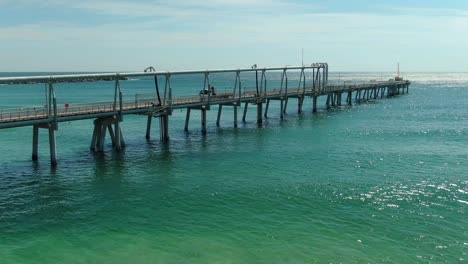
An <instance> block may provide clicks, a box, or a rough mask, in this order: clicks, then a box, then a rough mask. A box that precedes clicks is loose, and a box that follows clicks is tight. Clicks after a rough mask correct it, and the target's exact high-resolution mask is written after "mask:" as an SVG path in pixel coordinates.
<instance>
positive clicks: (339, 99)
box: [338, 93, 342, 106]
mask: <svg viewBox="0 0 468 264" xmlns="http://www.w3.org/2000/svg"><path fill="white" fill-rule="evenodd" d="M341 95H342V93H338V106H341V105H342V104H341V97H342V96H341Z"/></svg>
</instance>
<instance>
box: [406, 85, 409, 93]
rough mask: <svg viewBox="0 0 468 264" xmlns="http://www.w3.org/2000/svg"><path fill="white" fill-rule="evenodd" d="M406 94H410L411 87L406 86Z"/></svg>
mask: <svg viewBox="0 0 468 264" xmlns="http://www.w3.org/2000/svg"><path fill="white" fill-rule="evenodd" d="M406 93H407V94H408V93H409V85H406Z"/></svg>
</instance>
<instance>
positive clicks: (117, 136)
mask: <svg viewBox="0 0 468 264" xmlns="http://www.w3.org/2000/svg"><path fill="white" fill-rule="evenodd" d="M149 117H151V116H149ZM109 127H110V128H112V126H110V125H109ZM114 128H115V129H114V130H115V133H114V135H111V137H114V140H113V146H114V149H115V150H117V151H120V150H121V149H122V148H123V147H124V146H125V142H123V136H122V128H121V127H120V122H119V120H116V121H115V123H114ZM150 128H151V123H150ZM109 132H110V130H109ZM148 138H149V135H148Z"/></svg>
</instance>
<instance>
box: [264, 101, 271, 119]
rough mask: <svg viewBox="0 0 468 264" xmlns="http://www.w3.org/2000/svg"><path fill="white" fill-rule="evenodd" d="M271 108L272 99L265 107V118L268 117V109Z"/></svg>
mask: <svg viewBox="0 0 468 264" xmlns="http://www.w3.org/2000/svg"><path fill="white" fill-rule="evenodd" d="M269 107H270V99H268V100H267V102H266V106H265V114H264V115H263V116H264V117H265V118H267V117H268V108H269Z"/></svg>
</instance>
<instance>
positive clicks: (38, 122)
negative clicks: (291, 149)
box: [0, 63, 410, 166]
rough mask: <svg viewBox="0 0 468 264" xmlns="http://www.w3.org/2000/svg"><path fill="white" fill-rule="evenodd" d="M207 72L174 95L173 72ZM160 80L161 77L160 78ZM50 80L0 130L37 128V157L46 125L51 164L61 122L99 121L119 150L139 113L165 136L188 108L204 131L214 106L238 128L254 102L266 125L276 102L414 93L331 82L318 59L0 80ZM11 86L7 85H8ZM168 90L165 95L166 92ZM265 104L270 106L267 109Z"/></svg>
mask: <svg viewBox="0 0 468 264" xmlns="http://www.w3.org/2000/svg"><path fill="white" fill-rule="evenodd" d="M246 72H250V73H251V74H252V73H254V74H255V76H256V81H255V87H254V88H252V89H248V90H246V89H245V88H244V89H242V78H241V77H242V74H243V73H246ZM270 72H279V73H280V75H281V81H280V82H279V84H278V87H269V86H268V82H267V81H268V73H270ZM291 72H295V73H296V74H298V75H299V81H298V82H297V81H296V85H297V86H295V87H290V86H291V85H288V83H291V82H290V81H289V82H288V73H289V74H290V73H291ZM217 73H234V76H235V78H234V80H233V81H234V85H233V87H232V92H224V93H217V94H212V93H211V90H210V87H211V84H210V75H213V74H217ZM197 74H198V75H200V74H201V75H202V76H203V79H204V82H203V86H202V87H201V88H202V89H201V91H200V94H197V95H187V96H186V95H184V96H177V97H173V96H172V94H173V93H172V91H173V87H172V84H171V76H174V75H197ZM143 76H147V77H148V76H149V77H154V80H155V88H156V89H155V93H154V94H152V95H148V96H146V97H140V98H138V99H131V100H126V99H124V96H123V93H122V91H121V89H120V82H121V81H122V80H126V79H128V78H131V77H143ZM158 77H162V78H163V79H164V85H163V87H162V89H161V90H163V91H160V90H159V85H158ZM159 79H160V78H159ZM91 81H114V82H115V85H114V98H113V99H114V100H112V101H108V102H98V103H85V104H67V105H64V106H59V105H58V104H57V98H56V95H55V90H54V85H59V84H60V83H67V82H91ZM35 83H45V84H46V85H47V97H46V102H45V106H44V107H22V108H16V109H0V129H4V128H12V127H21V126H33V155H32V157H33V160H37V158H38V157H37V153H38V140H39V138H38V134H39V133H38V131H39V128H45V129H48V131H49V142H50V154H51V164H52V166H55V165H56V164H57V158H56V150H55V148H56V146H55V142H56V141H55V131H56V130H57V129H58V124H59V123H60V122H67V121H75V120H83V119H95V120H94V131H93V136H92V140H91V149H92V150H94V151H103V150H104V142H105V137H106V133H107V132H108V133H109V136H110V138H111V141H112V145H113V147H114V149H115V150H117V151H119V150H120V149H121V148H123V147H124V146H125V142H124V140H123V134H122V130H121V128H120V123H121V122H122V121H123V116H124V115H129V114H138V115H145V116H147V130H146V137H147V138H149V137H150V131H151V123H152V119H153V118H154V117H156V118H159V121H160V134H161V140H163V141H165V140H168V139H169V116H170V115H171V114H172V112H173V110H175V109H186V111H187V114H186V121H185V128H184V129H185V130H186V131H187V130H188V124H189V119H190V113H191V111H192V110H200V111H201V129H202V133H206V111H207V110H210V107H211V106H213V105H216V106H218V115H217V122H216V124H217V125H218V126H219V123H220V118H221V113H222V108H223V106H231V107H234V127H237V119H238V117H237V116H238V115H237V112H238V107H241V106H242V104H244V112H243V118H242V120H243V121H245V118H246V113H247V109H248V106H249V105H256V108H257V123H259V124H261V123H262V122H263V118H264V117H265V118H266V117H267V115H268V108H269V104H270V101H272V100H277V101H280V106H281V107H280V113H279V114H280V117H281V118H283V115H284V114H285V113H286V109H287V105H288V101H289V99H291V98H295V99H297V111H298V112H299V113H301V112H302V108H303V102H304V98H305V97H311V98H313V105H312V111H313V112H316V111H317V98H318V97H320V96H326V97H327V99H326V108H327V109H330V108H332V107H337V106H341V105H342V103H343V102H342V98H343V95H345V96H346V98H345V102H344V103H345V104H348V105H352V102H353V94H354V101H355V102H357V103H359V102H361V101H363V100H365V101H367V100H370V99H382V98H384V96H386V97H391V96H394V95H398V94H401V93H405V91H406V93H407V92H408V86H409V85H410V82H409V81H406V80H402V79H400V78H398V77H397V78H395V79H394V80H393V79H392V80H389V81H381V82H375V81H374V82H367V83H359V84H346V82H344V83H343V85H329V84H328V64H327V63H314V64H312V65H311V66H301V67H286V68H261V69H260V68H259V69H257V68H256V67H253V68H250V69H231V70H206V71H178V72H156V71H151V72H136V73H110V74H77V75H55V76H32V77H8V78H0V84H5V85H19V84H35ZM2 87H7V86H2ZM161 93H162V94H161ZM264 105H265V107H264Z"/></svg>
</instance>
